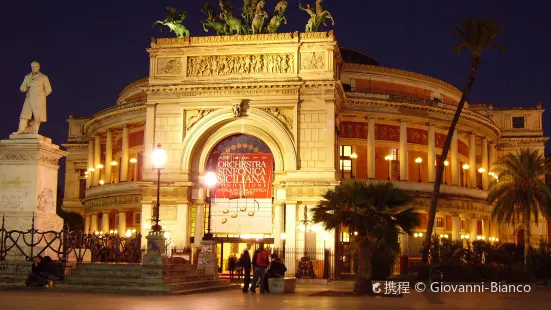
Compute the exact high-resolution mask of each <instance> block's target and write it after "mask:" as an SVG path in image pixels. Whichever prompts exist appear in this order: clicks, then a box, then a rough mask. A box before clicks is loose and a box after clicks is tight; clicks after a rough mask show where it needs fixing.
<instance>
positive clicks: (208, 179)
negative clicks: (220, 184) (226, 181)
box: [203, 172, 216, 240]
mask: <svg viewBox="0 0 551 310" xmlns="http://www.w3.org/2000/svg"><path fill="white" fill-rule="evenodd" d="M205 185H206V186H207V199H206V203H207V204H208V206H209V222H208V226H207V233H206V234H205V236H204V237H203V240H212V239H213V236H212V233H211V232H210V222H211V216H212V215H211V213H212V203H211V193H210V191H211V188H213V187H214V186H215V185H216V173H214V172H207V173H206V174H205Z"/></svg>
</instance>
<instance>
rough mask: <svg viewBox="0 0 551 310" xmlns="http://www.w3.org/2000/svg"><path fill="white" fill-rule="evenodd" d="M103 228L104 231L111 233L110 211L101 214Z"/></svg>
mask: <svg viewBox="0 0 551 310" xmlns="http://www.w3.org/2000/svg"><path fill="white" fill-rule="evenodd" d="M101 230H102V231H103V233H105V234H107V233H109V213H107V212H104V213H103V214H102V216H101Z"/></svg>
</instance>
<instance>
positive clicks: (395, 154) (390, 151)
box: [388, 147, 400, 160]
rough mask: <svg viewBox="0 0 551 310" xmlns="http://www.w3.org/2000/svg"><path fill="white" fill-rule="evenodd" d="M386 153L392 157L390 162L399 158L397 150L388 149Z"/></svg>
mask: <svg viewBox="0 0 551 310" xmlns="http://www.w3.org/2000/svg"><path fill="white" fill-rule="evenodd" d="M388 152H389V154H390V155H392V160H398V158H399V155H400V154H399V153H398V149H395V148H392V147H391V148H389V149H388Z"/></svg>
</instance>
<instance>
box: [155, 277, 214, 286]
mask: <svg viewBox="0 0 551 310" xmlns="http://www.w3.org/2000/svg"><path fill="white" fill-rule="evenodd" d="M209 280H212V276H204V275H203V276H183V277H172V276H171V277H169V278H168V279H167V280H166V282H165V283H167V284H174V283H184V282H195V281H209Z"/></svg>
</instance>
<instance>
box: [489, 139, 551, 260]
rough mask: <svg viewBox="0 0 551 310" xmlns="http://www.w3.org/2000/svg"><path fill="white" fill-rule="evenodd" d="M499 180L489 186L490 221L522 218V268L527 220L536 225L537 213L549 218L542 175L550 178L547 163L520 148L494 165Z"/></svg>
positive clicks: (550, 200)
mask: <svg viewBox="0 0 551 310" xmlns="http://www.w3.org/2000/svg"><path fill="white" fill-rule="evenodd" d="M495 165H496V169H495V173H497V175H498V179H497V180H495V181H494V182H492V183H491V184H490V187H489V189H488V190H489V192H488V203H489V204H493V203H495V206H494V208H493V209H492V219H494V220H497V222H498V223H499V224H502V223H504V222H513V223H514V222H515V221H519V220H521V219H522V221H523V223H524V266H525V267H524V268H525V269H526V265H527V264H528V261H527V260H528V258H529V255H528V246H529V244H530V219H531V218H532V217H534V218H535V220H536V225H537V223H538V219H539V214H540V213H541V214H542V215H543V216H544V217H545V218H547V219H550V218H551V217H550V216H551V190H549V187H548V186H547V185H546V184H545V176H546V175H551V166H550V163H549V161H546V160H545V158H544V157H543V156H542V155H541V154H540V153H539V152H538V151H537V150H533V149H521V150H520V151H517V153H516V154H511V153H509V154H507V155H505V156H504V157H501V158H499V160H498V161H497V162H496V164H495Z"/></svg>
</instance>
